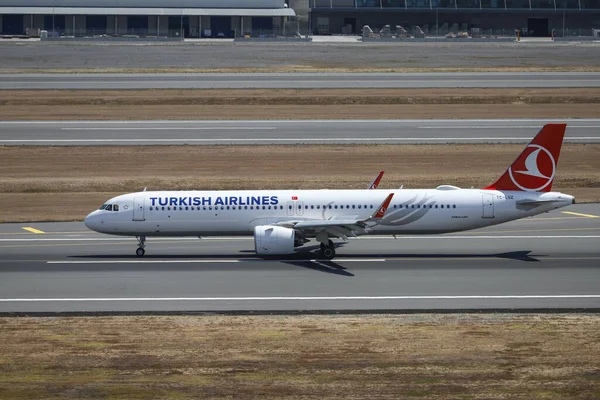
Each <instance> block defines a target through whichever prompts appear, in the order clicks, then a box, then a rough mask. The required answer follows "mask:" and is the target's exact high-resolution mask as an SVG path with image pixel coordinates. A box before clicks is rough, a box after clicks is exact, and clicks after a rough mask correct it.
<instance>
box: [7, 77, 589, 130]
mask: <svg viewBox="0 0 600 400" xmlns="http://www.w3.org/2000/svg"><path fill="white" fill-rule="evenodd" d="M599 75H600V74H599ZM224 122H229V123H236V124H244V125H245V124H270V123H285V124H287V123H294V124H326V123H334V124H339V123H360V124H373V123H394V124H414V123H421V124H433V123H440V124H443V125H442V126H444V127H445V126H448V125H449V124H450V125H452V124H456V123H457V122H458V123H461V124H465V123H469V122H470V123H479V124H492V123H506V122H515V123H523V122H532V123H539V125H536V126H535V127H536V128H541V127H542V125H544V124H546V123H549V122H567V123H568V124H569V127H574V126H575V125H571V124H581V123H589V122H600V118H584V119H578V118H576V119H569V118H561V119H535V118H529V119H528V118H523V119H521V118H519V119H510V118H509V119H467V120H460V121H457V120H455V119H435V120H431V119H377V120H372V119H316V120H314V119H313V120H304V119H290V120H287V119H286V120H270V121H261V120H255V119H240V120H235V121H233V122H232V121H222V120H202V121H196V120H179V121H177V120H164V119H157V120H151V121H148V120H113V121H90V120H88V121H75V120H66V121H0V125H32V124H35V125H80V124H81V125H84V124H89V125H96V124H98V125H113V124H119V125H124V124H125V125H135V124H150V125H156V124H222V123H224ZM490 126H492V125H490ZM498 128H504V126H502V125H500V126H498Z"/></svg>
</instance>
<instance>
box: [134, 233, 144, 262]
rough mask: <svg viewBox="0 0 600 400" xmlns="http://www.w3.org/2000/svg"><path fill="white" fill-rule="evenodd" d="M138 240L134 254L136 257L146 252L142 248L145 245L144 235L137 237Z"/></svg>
mask: <svg viewBox="0 0 600 400" xmlns="http://www.w3.org/2000/svg"><path fill="white" fill-rule="evenodd" d="M137 240H138V248H137V250H136V251H135V254H136V255H137V256H138V257H143V256H144V254H146V250H144V247H146V237H145V236H140V237H138V238H137Z"/></svg>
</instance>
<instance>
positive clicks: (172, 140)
mask: <svg viewBox="0 0 600 400" xmlns="http://www.w3.org/2000/svg"><path fill="white" fill-rule="evenodd" d="M194 129H196V128H194ZM230 129H236V128H230ZM527 140H531V137H509V138H494V137H489V136H488V137H437V138H424V137H411V138H398V137H385V138H359V137H357V138H238V139H235V138H213V139H207V138H185V139H183V138H169V139H166V138H165V139H140V138H136V139H51V138H50V139H5V140H0V143H85V142H89V143H128V142H130V143H143V142H149V143H178V142H200V143H206V142H218V143H231V142H250V143H251V142H298V143H305V142H315V143H320V142H360V143H362V142H436V141H440V142H448V141H450V142H464V141H485V142H495V141H527ZM576 140H600V136H583V137H569V138H565V142H570V141H576Z"/></svg>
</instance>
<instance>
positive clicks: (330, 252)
mask: <svg viewBox="0 0 600 400" xmlns="http://www.w3.org/2000/svg"><path fill="white" fill-rule="evenodd" d="M321 254H322V255H323V258H326V259H328V260H331V259H333V257H335V249H334V248H333V247H326V248H325V249H324V250H323V251H322V252H321Z"/></svg>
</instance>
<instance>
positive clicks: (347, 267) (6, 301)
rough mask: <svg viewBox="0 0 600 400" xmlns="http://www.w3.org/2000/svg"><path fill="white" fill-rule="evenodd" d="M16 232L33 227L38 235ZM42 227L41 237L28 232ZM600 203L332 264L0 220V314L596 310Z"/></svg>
mask: <svg viewBox="0 0 600 400" xmlns="http://www.w3.org/2000/svg"><path fill="white" fill-rule="evenodd" d="M23 228H33V229H34V232H35V229H37V230H38V231H37V232H38V233H32V232H30V231H26V230H25V229H23ZM40 232H44V233H40ZM599 244H600V204H582V205H574V206H571V207H568V208H565V209H562V210H558V211H555V212H551V213H548V214H544V215H541V216H537V217H534V218H529V219H524V220H520V221H514V222H511V223H507V224H504V225H500V226H496V227H489V228H484V229H481V230H478V231H470V232H463V233H458V234H452V235H443V236H424V237H399V238H398V239H397V240H394V239H393V238H375V237H367V238H361V239H355V240H351V241H350V242H348V243H346V244H344V245H341V246H340V247H339V248H338V251H337V252H338V257H337V258H336V259H335V260H334V261H332V262H325V261H318V260H315V256H314V254H313V253H311V252H310V251H311V250H314V247H313V248H308V249H306V250H305V251H303V252H302V253H301V254H299V255H295V256H284V257H277V258H271V259H261V258H258V257H256V256H255V255H254V253H253V241H252V238H213V239H202V240H201V239H197V238H187V239H178V238H174V239H165V240H160V239H151V240H148V242H147V248H146V249H147V253H146V256H145V257H144V258H136V257H135V255H134V252H135V248H136V244H135V240H134V239H129V238H118V237H117V238H115V237H110V236H104V235H100V234H96V233H93V232H90V231H87V230H86V229H85V228H84V227H83V224H81V223H48V224H43V223H33V224H4V225H0V254H1V256H0V312H74V311H105V312H110V311H166V312H168V311H202V312H211V311H265V310H282V311H298V310H409V309H411V310H419V309H421V310H422V309H452V310H455V309H459V310H460V309H482V310H485V309H490V308H514V309H539V308H544V309H548V308H550V309H568V308H600V246H598V245H599Z"/></svg>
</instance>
